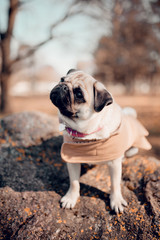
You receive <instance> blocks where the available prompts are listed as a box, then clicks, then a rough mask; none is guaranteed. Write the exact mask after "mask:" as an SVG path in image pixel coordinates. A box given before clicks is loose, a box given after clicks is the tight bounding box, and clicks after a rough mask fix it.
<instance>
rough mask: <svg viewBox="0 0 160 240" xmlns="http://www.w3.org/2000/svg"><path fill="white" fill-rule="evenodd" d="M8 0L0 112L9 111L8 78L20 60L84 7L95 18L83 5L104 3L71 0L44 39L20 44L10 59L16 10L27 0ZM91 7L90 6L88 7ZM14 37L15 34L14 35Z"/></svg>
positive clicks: (0, 36) (0, 48)
mask: <svg viewBox="0 0 160 240" xmlns="http://www.w3.org/2000/svg"><path fill="white" fill-rule="evenodd" d="M7 1H8V2H9V8H8V12H7V28H6V30H5V31H2V29H0V56H1V62H0V65H1V66H0V67H1V75H0V112H8V111H10V104H9V78H10V75H11V74H12V72H13V69H16V70H17V66H18V67H19V66H20V65H21V64H20V63H21V61H22V60H24V59H26V58H28V57H30V56H32V55H33V54H34V53H35V52H36V51H37V50H38V49H39V48H40V47H42V46H43V45H45V44H46V43H48V42H49V41H51V40H53V39H54V38H55V35H54V30H55V28H57V26H59V25H61V24H62V23H63V22H65V21H66V20H67V19H69V18H71V17H73V16H75V15H77V14H80V13H82V12H83V13H84V11H83V10H84V9H86V13H85V14H86V15H88V16H89V15H90V16H91V17H93V18H95V17H96V16H97V15H96V13H95V11H93V12H92V11H90V13H91V14H90V13H89V12H87V7H86V8H85V7H84V8H83V6H84V4H85V6H89V5H90V6H91V5H92V6H95V5H96V7H98V8H99V9H103V8H102V6H103V4H104V2H105V1H104V0H71V1H70V5H69V7H68V9H67V10H66V12H65V13H64V15H63V16H62V17H61V18H60V19H59V20H57V21H55V22H54V23H53V24H52V25H51V26H50V28H49V32H48V35H47V36H46V39H45V40H44V41H42V42H40V43H38V44H36V45H34V46H29V45H25V46H24V45H21V46H20V47H19V51H18V54H17V56H16V57H15V58H14V59H12V58H11V41H12V38H13V31H14V27H15V20H16V16H17V13H18V11H19V10H20V9H21V7H22V6H23V5H24V4H27V2H28V1H27V0H7ZM90 9H92V7H90ZM14 37H15V36H14Z"/></svg>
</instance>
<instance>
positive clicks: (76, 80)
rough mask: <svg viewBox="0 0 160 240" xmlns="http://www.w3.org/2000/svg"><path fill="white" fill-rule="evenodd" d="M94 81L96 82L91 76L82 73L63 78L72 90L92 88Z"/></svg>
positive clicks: (78, 72)
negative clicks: (70, 85)
mask: <svg viewBox="0 0 160 240" xmlns="http://www.w3.org/2000/svg"><path fill="white" fill-rule="evenodd" d="M95 81H96V80H95V79H94V78H93V77H92V76H90V75H89V74H87V73H84V72H82V71H76V72H73V73H70V74H68V75H67V76H66V77H65V82H69V83H71V84H72V86H73V87H74V88H75V87H82V88H85V89H86V88H88V85H90V86H92V85H93V84H94V83H95Z"/></svg>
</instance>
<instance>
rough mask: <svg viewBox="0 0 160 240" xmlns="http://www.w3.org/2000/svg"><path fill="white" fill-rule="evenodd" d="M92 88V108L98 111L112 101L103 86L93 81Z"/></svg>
mask: <svg viewBox="0 0 160 240" xmlns="http://www.w3.org/2000/svg"><path fill="white" fill-rule="evenodd" d="M93 90H94V110H95V111H96V112H100V111H101V110H102V109H103V108H104V107H105V106H108V105H110V104H112V103H113V98H112V96H111V94H110V93H109V92H108V91H107V90H106V89H105V88H104V86H103V85H102V84H101V83H99V82H95V84H94V86H93Z"/></svg>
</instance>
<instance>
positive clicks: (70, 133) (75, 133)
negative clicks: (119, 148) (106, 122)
mask: <svg viewBox="0 0 160 240" xmlns="http://www.w3.org/2000/svg"><path fill="white" fill-rule="evenodd" d="M101 129H102V127H99V128H98V129H97V130H96V131H94V132H91V133H81V132H77V131H76V130H73V129H72V128H69V127H66V131H67V132H68V133H69V135H70V136H72V137H78V138H83V137H86V136H88V135H91V134H93V133H96V132H98V131H100V130H101Z"/></svg>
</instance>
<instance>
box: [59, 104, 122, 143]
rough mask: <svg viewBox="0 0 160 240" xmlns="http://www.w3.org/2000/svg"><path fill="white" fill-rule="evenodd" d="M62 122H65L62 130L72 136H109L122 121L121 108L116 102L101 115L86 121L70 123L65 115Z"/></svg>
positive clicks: (99, 137)
mask: <svg viewBox="0 0 160 240" xmlns="http://www.w3.org/2000/svg"><path fill="white" fill-rule="evenodd" d="M115 109H116V111H115ZM60 122H62V123H63V124H64V125H63V129H61V130H65V131H64V134H67V135H68V136H69V137H70V138H77V139H82V140H92V139H103V138H109V137H110V136H111V135H112V133H113V132H114V131H115V130H116V129H117V127H118V126H119V124H120V122H121V109H120V107H119V106H118V105H117V104H116V103H114V106H112V108H109V107H107V108H106V109H104V110H103V112H102V113H101V114H100V115H99V114H97V116H95V117H94V116H93V117H92V119H90V120H87V121H85V122H84V121H83V122H80V123H76V124H75V123H74V124H72V123H71V124H70V122H68V121H67V122H66V121H65V119H64V118H63V116H62V119H61V118H60ZM68 123H69V124H68Z"/></svg>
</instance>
